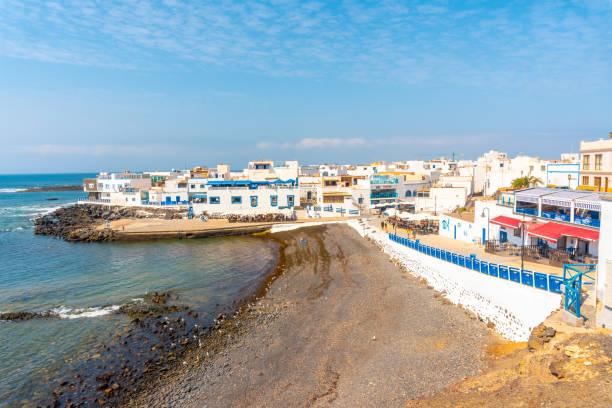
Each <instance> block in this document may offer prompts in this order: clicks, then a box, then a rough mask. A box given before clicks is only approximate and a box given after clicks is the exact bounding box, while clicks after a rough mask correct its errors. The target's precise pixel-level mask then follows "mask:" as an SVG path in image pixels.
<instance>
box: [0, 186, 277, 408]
mask: <svg viewBox="0 0 612 408" xmlns="http://www.w3.org/2000/svg"><path fill="white" fill-rule="evenodd" d="M89 176H92V175H90V174H57V175H0V312H15V311H33V312H44V311H48V310H53V311H55V312H57V313H59V314H60V316H62V318H59V319H32V320H28V321H21V322H12V321H11V322H9V321H0V379H1V380H0V406H21V405H23V404H31V403H32V402H36V401H38V400H40V399H47V400H48V399H49V398H48V397H49V395H50V392H51V390H52V389H53V388H54V387H56V386H57V384H58V382H60V381H62V380H63V379H64V377H65V375H67V373H69V372H70V373H71V372H73V371H74V370H77V371H78V370H79V369H80V368H81V369H86V365H85V363H84V362H85V360H86V359H87V358H88V357H90V355H91V350H92V349H93V347H94V346H95V345H96V344H99V343H100V342H104V341H105V340H106V339H110V338H112V337H113V336H115V335H117V334H119V333H121V332H123V331H124V330H125V328H126V327H127V325H128V324H129V321H128V319H127V317H125V316H123V315H118V314H115V313H113V311H114V310H116V309H117V308H118V307H119V306H120V305H123V304H126V303H129V302H134V301H137V300H138V299H141V298H142V297H143V295H144V294H145V293H147V292H149V291H153V290H157V291H166V290H171V291H173V292H174V293H177V294H178V295H179V296H180V301H181V302H182V303H183V304H186V305H188V306H189V307H191V308H193V309H196V310H198V311H200V313H201V314H202V315H207V314H208V315H210V316H212V315H214V314H215V313H217V312H218V311H219V310H223V309H227V308H229V307H230V305H231V304H232V302H234V301H236V300H239V299H241V298H242V297H244V296H245V295H247V294H249V293H250V292H251V291H252V290H253V288H255V287H256V286H257V285H258V284H259V283H260V282H261V280H262V278H263V277H264V276H265V275H266V274H267V273H268V272H269V271H270V270H271V269H272V268H273V267H274V266H275V265H276V263H277V258H278V247H277V245H276V244H275V243H274V242H272V241H271V240H268V239H265V238H262V237H249V236H246V237H230V238H213V239H204V240H165V241H148V242H140V243H134V242H130V243H68V242H65V241H63V240H60V239H57V238H53V237H44V236H37V235H34V232H33V220H34V219H35V218H36V217H37V216H39V215H41V214H44V213H47V212H50V211H53V210H54V209H55V208H57V207H59V206H62V205H69V204H71V203H73V202H74V201H75V200H76V199H77V198H78V197H79V196H82V195H83V193H82V192H79V191H67V192H39V193H26V192H23V191H21V190H23V189H26V188H29V187H37V186H51V185H73V184H80V183H81V181H82V179H83V178H84V177H89ZM48 198H57V200H53V201H49V200H47V199H48Z"/></svg>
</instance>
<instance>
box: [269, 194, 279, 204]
mask: <svg viewBox="0 0 612 408" xmlns="http://www.w3.org/2000/svg"><path fill="white" fill-rule="evenodd" d="M270 205H271V206H272V207H276V206H277V205H278V196H277V195H273V196H270Z"/></svg>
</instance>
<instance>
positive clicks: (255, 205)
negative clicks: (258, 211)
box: [251, 196, 257, 207]
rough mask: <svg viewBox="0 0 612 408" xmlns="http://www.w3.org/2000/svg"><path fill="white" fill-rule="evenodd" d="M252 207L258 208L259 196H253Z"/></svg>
mask: <svg viewBox="0 0 612 408" xmlns="http://www.w3.org/2000/svg"><path fill="white" fill-rule="evenodd" d="M251 207H257V196H251Z"/></svg>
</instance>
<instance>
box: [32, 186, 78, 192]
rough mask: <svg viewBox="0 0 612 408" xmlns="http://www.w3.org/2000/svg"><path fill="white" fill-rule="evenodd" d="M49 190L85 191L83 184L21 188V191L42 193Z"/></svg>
mask: <svg viewBox="0 0 612 408" xmlns="http://www.w3.org/2000/svg"><path fill="white" fill-rule="evenodd" d="M47 191H83V186H82V185H71V186H43V187H32V188H27V189H25V190H21V191H20V192H21V193H42V192H47Z"/></svg>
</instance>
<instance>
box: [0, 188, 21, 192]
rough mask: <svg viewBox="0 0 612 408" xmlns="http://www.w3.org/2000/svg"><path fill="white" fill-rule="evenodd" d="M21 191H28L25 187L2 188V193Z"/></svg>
mask: <svg viewBox="0 0 612 408" xmlns="http://www.w3.org/2000/svg"><path fill="white" fill-rule="evenodd" d="M20 191H26V189H25V188H0V193H18V192H20Z"/></svg>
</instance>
